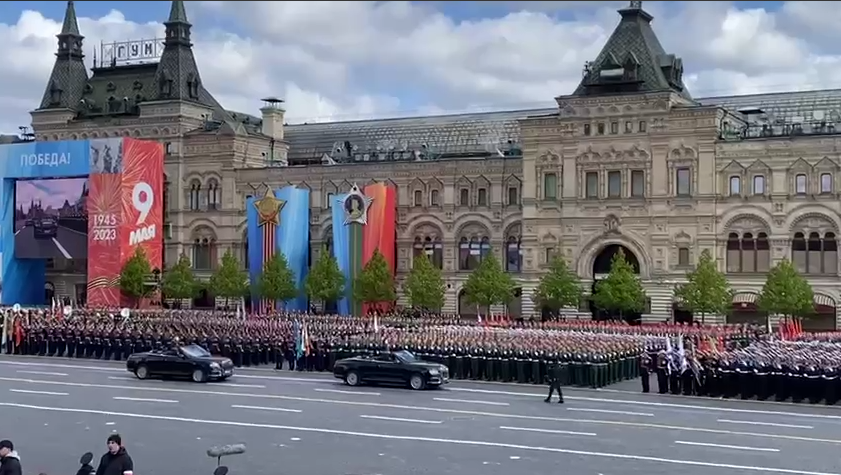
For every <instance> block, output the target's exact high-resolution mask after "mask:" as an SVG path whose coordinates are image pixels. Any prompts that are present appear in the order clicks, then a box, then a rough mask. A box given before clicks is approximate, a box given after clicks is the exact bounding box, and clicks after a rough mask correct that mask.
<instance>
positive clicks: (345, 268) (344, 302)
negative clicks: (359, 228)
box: [330, 194, 352, 315]
mask: <svg viewBox="0 0 841 475" xmlns="http://www.w3.org/2000/svg"><path fill="white" fill-rule="evenodd" d="M346 196H347V195H346V194H345V195H338V196H335V197H334V198H333V202H332V203H330V209H331V210H332V216H333V255H334V256H335V257H336V261H337V262H338V263H339V270H341V271H342V274H343V275H344V276H345V277H347V276H349V275H350V234H349V233H348V226H347V225H346V224H345V209H344V207H343V206H342V203H343V202H344V199H345V197H346ZM351 291H352V285H351V282H350V281H349V280H348V282H347V283H346V284H345V297H344V298H343V299H341V300H339V301H338V302H336V311H337V312H338V313H339V315H350V299H349V298H348V297H350V295H351Z"/></svg>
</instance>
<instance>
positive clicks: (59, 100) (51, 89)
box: [40, 0, 88, 109]
mask: <svg viewBox="0 0 841 475" xmlns="http://www.w3.org/2000/svg"><path fill="white" fill-rule="evenodd" d="M56 38H58V49H57V51H56V55H55V56H56V60H55V64H54V65H53V71H52V74H50V80H49V81H48V82H47V88H46V90H45V91H44V96H43V98H42V99H41V107H40V109H75V108H76V106H77V105H78V103H79V100H80V99H81V98H82V91H83V90H84V87H85V84H87V82H88V71H87V69H86V68H85V62H84V58H85V55H84V53H83V52H82V41H83V40H84V39H85V37H84V36H82V35H81V33H79V22H78V19H77V18H76V6H75V4H74V2H73V1H72V0H71V1H68V2H67V8H66V9H65V11H64V22H63V23H62V24H61V32H60V33H59V34H58V35H56Z"/></svg>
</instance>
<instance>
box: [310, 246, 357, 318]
mask: <svg viewBox="0 0 841 475" xmlns="http://www.w3.org/2000/svg"><path fill="white" fill-rule="evenodd" d="M346 285H347V278H346V277H345V275H344V274H343V273H342V270H341V269H339V262H338V261H337V260H336V257H335V256H333V254H332V253H330V252H329V251H328V250H327V248H324V249H322V250H321V254H320V255H319V256H318V260H316V261H315V264H314V265H313V266H312V268H310V272H309V274H307V277H306V278H305V279H304V286H303V287H304V292H305V293H306V295H307V297H309V299H310V300H311V301H313V302H321V303H322V304H327V302H335V301H337V300H339V299H340V298H342V296H343V295H344V293H345V286H346Z"/></svg>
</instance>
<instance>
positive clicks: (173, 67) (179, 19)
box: [155, 1, 213, 105]
mask: <svg viewBox="0 0 841 475" xmlns="http://www.w3.org/2000/svg"><path fill="white" fill-rule="evenodd" d="M164 26H166V38H165V39H164V51H163V54H162V55H161V62H160V63H159V64H158V71H157V73H155V87H156V92H157V94H158V99H159V100H185V101H195V102H201V103H205V102H207V103H208V105H213V104H212V103H210V97H209V94H207V92H206V91H205V90H204V88H203V87H202V86H201V78H200V76H199V68H198V66H196V58H195V56H193V43H192V42H191V40H190V29H191V28H192V26H193V25H191V24H190V22H189V21H188V20H187V11H186V8H185V6H184V2H182V1H173V2H172V4H171V6H170V9H169V18H168V19H167V21H166V22H165V23H164Z"/></svg>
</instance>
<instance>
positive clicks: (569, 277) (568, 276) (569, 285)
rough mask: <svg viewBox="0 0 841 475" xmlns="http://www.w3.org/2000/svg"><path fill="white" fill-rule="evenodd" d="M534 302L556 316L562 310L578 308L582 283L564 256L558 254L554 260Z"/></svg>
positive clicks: (540, 284) (538, 288)
mask: <svg viewBox="0 0 841 475" xmlns="http://www.w3.org/2000/svg"><path fill="white" fill-rule="evenodd" d="M534 301H535V303H537V304H538V305H540V306H541V307H545V308H548V309H549V310H551V311H552V313H554V314H557V313H558V311H559V310H560V309H562V308H568V307H578V305H579V304H580V303H581V282H580V281H579V280H578V275H576V273H575V272H574V271H573V270H572V269H570V268H569V266H568V265H567V261H566V259H564V257H563V256H561V255H559V254H556V255H555V257H554V258H553V259H552V262H551V263H550V265H549V272H548V273H547V274H544V275H543V277H541V278H540V283H539V284H538V285H537V289H536V290H535V293H534Z"/></svg>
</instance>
